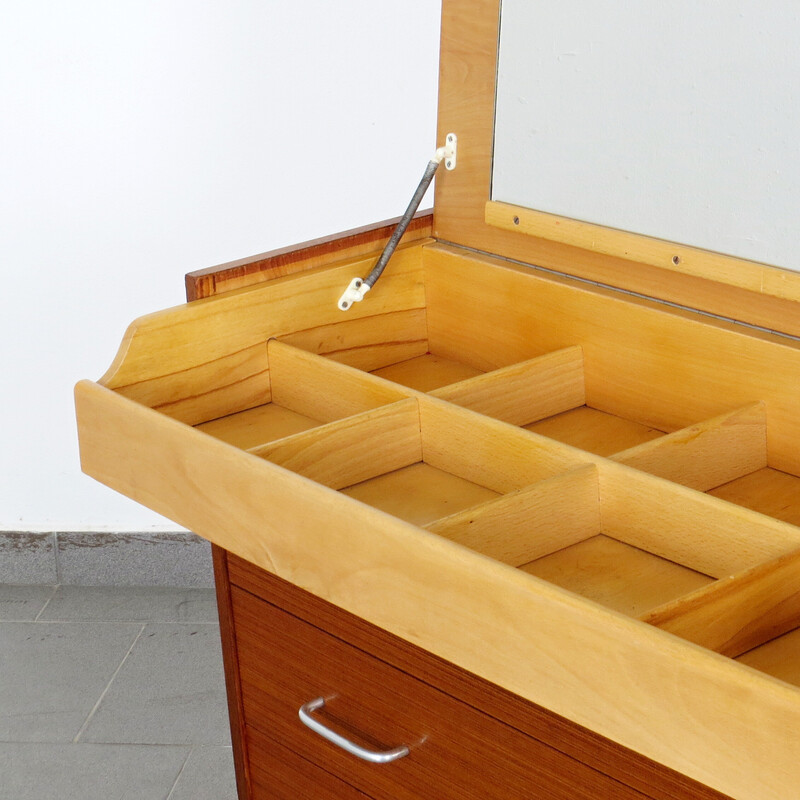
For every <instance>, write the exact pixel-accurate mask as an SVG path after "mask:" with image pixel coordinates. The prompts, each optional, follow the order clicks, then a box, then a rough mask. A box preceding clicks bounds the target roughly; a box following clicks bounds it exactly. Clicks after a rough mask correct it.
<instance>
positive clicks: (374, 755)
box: [298, 697, 409, 764]
mask: <svg viewBox="0 0 800 800" xmlns="http://www.w3.org/2000/svg"><path fill="white" fill-rule="evenodd" d="M324 705H325V698H324V697H318V698H317V699H316V700H312V701H311V702H310V703H306V704H305V705H304V706H300V711H299V712H298V714H299V715H300V721H301V722H302V723H303V725H305V726H306V727H308V728H311V730H312V731H314V733H318V734H319V735H320V736H321V737H322V738H323V739H327V740H328V741H329V742H331V743H332V744H335V745H336V746H337V747H341V748H342V750H347V752H348V753H352V754H353V755H354V756H357V757H358V758H362V759H363V760H364V761H369V762H370V763H372V764H388V763H389V762H390V761H397V759H398V758H402V757H403V756H407V755H408V752H409V750H408V748H407V747H406V746H405V745H401V746H400V747H395V748H394V749H392V750H383V751H376V750H367V749H366V748H365V747H359V746H358V745H357V744H355V742H351V741H350V740H349V739H345V738H344V736H340V735H339V734H338V733H336V731H332V730H331V729H330V728H328V727H326V726H325V725H323V724H322V723H321V722H320V721H319V720H316V719H314V717H312V716H311V714H312V713H313V712H314V711H319V709H320V708H322V707H323V706H324Z"/></svg>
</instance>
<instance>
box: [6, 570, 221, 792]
mask: <svg viewBox="0 0 800 800" xmlns="http://www.w3.org/2000/svg"><path fill="white" fill-rule="evenodd" d="M235 797H236V790H235V781H234V774H233V761H232V755H231V748H230V734H229V730H228V718H227V707H226V701H225V687H224V680H223V671H222V656H221V652H220V642H219V625H218V623H217V611H216V605H215V602H214V592H213V589H175V588H168V587H153V588H150V587H105V586H102V587H101V586H14V585H8V584H0V798H1V799H2V800H51V799H52V800H71V799H72V798H76V800H77V799H78V798H80V800H110V799H111V798H124V799H125V800H190V799H191V800H235Z"/></svg>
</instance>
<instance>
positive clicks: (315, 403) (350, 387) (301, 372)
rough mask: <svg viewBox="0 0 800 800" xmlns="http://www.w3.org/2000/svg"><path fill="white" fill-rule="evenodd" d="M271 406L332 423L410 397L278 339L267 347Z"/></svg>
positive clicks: (362, 374)
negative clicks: (270, 377) (270, 375)
mask: <svg viewBox="0 0 800 800" xmlns="http://www.w3.org/2000/svg"><path fill="white" fill-rule="evenodd" d="M267 352H268V354H269V366H270V372H271V374H272V402H273V403H277V404H278V405H281V406H285V407H286V408H290V409H292V410H293V411H297V412H298V413H301V414H305V415H306V416H309V417H313V418H315V419H318V420H321V421H322V422H333V421H334V420H337V419H342V418H343V417H349V416H352V415H354V414H360V413H362V412H363V411H367V410H368V409H370V408H376V407H378V406H382V405H387V404H388V403H394V402H396V401H398V400H402V399H403V398H404V397H408V392H403V391H401V390H399V389H395V388H393V387H392V386H390V385H388V384H387V383H386V382H385V381H380V380H377V379H375V378H374V377H372V376H371V375H369V374H367V373H365V372H362V371H361V370H356V369H352V368H350V367H347V366H345V365H343V364H339V363H337V362H335V361H331V360H329V359H327V358H322V357H321V356H317V355H314V354H312V353H308V352H306V351H305V350H301V349H299V348H297V347H292V346H290V345H288V344H285V343H283V342H280V341H277V340H276V339H270V341H269V342H268V345H267Z"/></svg>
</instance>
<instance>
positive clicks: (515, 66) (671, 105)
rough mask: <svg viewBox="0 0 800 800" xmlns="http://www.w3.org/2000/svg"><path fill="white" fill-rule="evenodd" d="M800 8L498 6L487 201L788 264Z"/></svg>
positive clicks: (603, 2) (799, 101) (792, 245)
mask: <svg viewBox="0 0 800 800" xmlns="http://www.w3.org/2000/svg"><path fill="white" fill-rule="evenodd" d="M798 40H800V4H797V3H795V2H793V0H702V1H701V2H697V0H671V2H668V3H665V2H663V0H636V1H635V2H634V1H633V0H593V1H592V2H586V0H559V2H557V3H531V2H530V0H503V3H502V14H501V24H500V48H499V63H498V82H497V111H496V118H495V119H496V122H495V141H494V162H493V172H492V199H493V200H499V201H503V202H506V203H513V204H515V205H520V206H525V207H527V208H533V209H537V210H539V211H546V212H550V213H553V214H558V215H561V216H566V217H571V218H573V219H579V220H583V221H586V222H593V223H597V224H600V225H605V226H608V227H612V228H618V229H621V230H625V231H632V232H635V233H641V234H646V235H648V236H654V237H657V238H660V239H666V240H669V241H672V242H679V243H681V244H688V245H693V246H695V247H701V248H705V249H708V250H713V251H716V252H720V253H725V254H729V255H734V256H738V257H740V258H746V259H751V260H754V261H759V262H762V263H766V264H772V265H777V266H781V267H784V268H788V269H793V270H795V271H800V236H798V235H797V234H798V222H800V180H799V179H800V96H799V95H800V49H799V48H798V45H797V43H798Z"/></svg>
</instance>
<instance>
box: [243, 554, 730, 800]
mask: <svg viewBox="0 0 800 800" xmlns="http://www.w3.org/2000/svg"><path fill="white" fill-rule="evenodd" d="M229 563H230V578H231V582H232V585H234V586H238V587H239V588H241V589H244V590H245V591H248V592H250V593H251V594H254V595H255V596H257V597H259V598H261V599H263V600H266V601H267V602H269V603H271V604H273V605H276V606H278V607H280V608H282V609H284V610H285V611H287V612H288V613H290V614H293V615H294V616H296V617H299V618H300V619H302V620H304V621H306V622H308V623H310V624H312V625H314V626H316V627H317V628H320V629H321V630H323V631H325V632H326V633H328V634H330V635H332V636H336V637H337V638H339V639H342V640H343V641H345V642H347V643H349V644H351V645H353V646H355V647H358V648H359V649H361V650H364V651H365V652H367V653H369V654H371V655H374V656H377V657H378V658H380V659H381V660H383V661H385V662H386V663H388V664H391V665H392V666H394V667H396V668H398V669H401V670H403V671H404V672H407V673H409V674H410V675H412V676H414V677H416V678H418V679H420V680H423V681H425V682H426V683H428V684H430V685H431V686H433V687H435V688H437V689H439V690H441V691H444V692H446V693H448V694H450V695H451V696H453V697H455V698H456V699H458V700H461V701H462V702H464V703H468V704H469V705H471V706H473V707H475V708H477V709H478V710H479V711H482V712H483V713H485V714H489V715H491V716H493V717H495V718H496V719H498V720H500V721H501V722H504V723H506V724H507V725H510V726H512V727H514V728H516V729H517V730H519V731H522V732H523V733H525V734H527V735H528V736H531V737H533V738H535V739H538V740H539V741H541V742H544V743H545V744H547V745H549V746H550V747H553V748H555V749H557V750H559V751H561V752H562V753H564V754H566V755H568V756H570V757H572V758H574V759H576V760H578V761H580V762H582V763H584V764H586V765H588V766H590V767H592V768H594V769H595V770H597V771H598V772H601V773H603V774H604V775H607V776H608V777H610V778H613V779H615V780H617V781H618V782H620V783H622V784H624V785H625V786H628V787H630V788H632V789H635V790H636V791H639V792H641V793H642V794H643V795H644V796H645V797H648V798H652V799H653V800H729V798H727V796H726V795H723V794H720V793H719V792H717V791H715V790H714V789H711V788H709V787H707V786H704V785H702V784H699V783H697V782H696V781H693V780H691V779H690V778H687V777H686V776H685V775H681V774H680V773H678V772H675V771H674V770H671V769H669V768H668V767H665V766H664V765H662V764H659V763H657V762H655V761H652V760H650V759H648V758H646V757H645V756H642V755H640V754H638V753H636V752H634V751H632V750H629V749H627V748H625V747H622V746H621V745H618V744H617V743H616V742H612V741H611V740H609V739H606V738H604V737H602V736H600V735H599V734H596V733H594V732H593V731H590V730H588V729H586V728H582V727H581V726H579V725H576V724H575V723H573V722H570V721H569V720H567V719H564V718H563V717H559V716H558V715H556V714H554V713H553V712H551V711H548V710H547V709H545V708H542V707H540V706H537V705H535V704H533V703H530V702H528V701H526V700H523V699H522V698H520V697H517V696H516V695H514V694H512V693H510V692H508V691H506V690H504V689H501V688H499V687H497V686H495V685H493V684H491V683H489V682H488V681H485V680H483V679H482V678H479V677H477V676H476V675H473V674H472V673H469V672H466V671H465V670H463V669H461V668H460V667H457V666H455V665H454V664H451V663H449V662H447V661H444V660H443V659H440V658H438V657H437V656H434V655H432V654H430V653H428V652H426V651H424V650H421V649H420V648H418V647H416V646H415V645H412V644H410V643H408V642H405V641H403V640H402V639H400V638H399V637H397V636H394V635H393V634H390V633H387V632H386V631H383V630H381V629H380V628H377V627H376V626H374V625H371V624H370V623H368V622H365V621H364V620H362V619H360V618H359V617H356V616H354V615H353V614H350V613H349V612H347V611H343V610H342V609H340V608H337V607H336V606H333V605H332V604H330V603H328V602H327V601H325V600H321V599H320V598H318V597H315V596H314V595H312V594H310V593H308V592H306V591H304V590H302V589H299V588H297V587H296V586H293V585H292V584H290V583H288V582H286V581H285V580H283V579H281V578H278V577H277V576H275V575H272V574H270V573H268V572H266V571H265V570H262V569H261V568H260V567H256V566H255V565H253V564H250V563H248V562H247V561H244V560H242V559H240V558H238V557H236V556H233V555H231V556H230V562H229ZM642 714H643V715H646V714H647V711H646V709H642Z"/></svg>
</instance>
